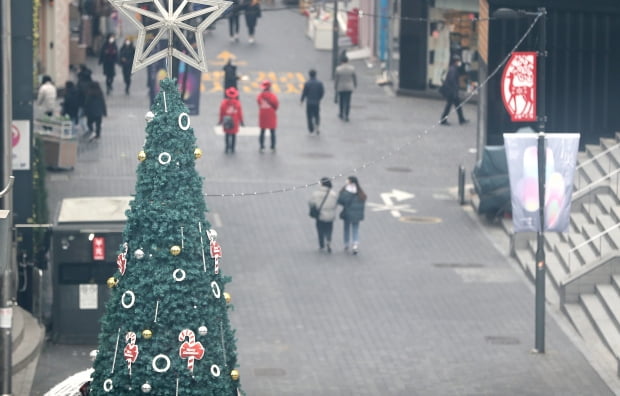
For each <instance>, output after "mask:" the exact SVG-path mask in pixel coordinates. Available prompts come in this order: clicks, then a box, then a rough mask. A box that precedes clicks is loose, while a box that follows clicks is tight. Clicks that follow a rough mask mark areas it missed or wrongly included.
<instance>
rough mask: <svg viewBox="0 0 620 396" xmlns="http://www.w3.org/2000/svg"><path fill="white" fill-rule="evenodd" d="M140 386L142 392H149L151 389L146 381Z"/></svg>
mask: <svg viewBox="0 0 620 396" xmlns="http://www.w3.org/2000/svg"><path fill="white" fill-rule="evenodd" d="M140 388H141V389H142V392H144V393H151V390H153V387H152V386H151V384H149V383H148V382H147V383H145V384H142V386H141V387H140Z"/></svg>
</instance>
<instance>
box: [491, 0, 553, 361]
mask: <svg viewBox="0 0 620 396" xmlns="http://www.w3.org/2000/svg"><path fill="white" fill-rule="evenodd" d="M493 16H494V17H496V18H502V19H514V18H517V17H518V16H528V17H540V18H541V21H540V23H539V25H538V65H537V71H538V72H537V87H536V88H537V90H536V121H537V125H538V145H537V153H538V216H539V228H538V231H537V233H536V257H535V260H536V279H535V290H536V296H535V347H534V351H535V352H537V353H545V280H546V277H547V275H546V272H547V266H546V263H545V240H544V229H545V173H546V163H547V158H546V147H545V126H546V123H547V114H546V106H545V91H546V75H545V72H546V70H545V68H546V58H547V27H546V19H547V10H546V8H544V7H540V8H538V11H537V12H527V11H523V10H519V11H515V10H513V9H510V8H499V9H497V10H496V11H495V12H494V13H493Z"/></svg>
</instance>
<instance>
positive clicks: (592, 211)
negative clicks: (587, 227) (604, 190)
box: [581, 201, 608, 223]
mask: <svg viewBox="0 0 620 396" xmlns="http://www.w3.org/2000/svg"><path fill="white" fill-rule="evenodd" d="M581 208H582V211H583V213H584V214H585V215H586V216H587V218H588V221H589V222H590V223H595V222H596V218H597V217H598V216H602V215H605V214H607V213H608V212H607V211H606V210H605V209H603V208H601V206H600V205H599V204H598V202H596V201H594V202H589V203H583V204H582V205H581Z"/></svg>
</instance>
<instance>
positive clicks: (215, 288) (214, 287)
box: [211, 281, 220, 298]
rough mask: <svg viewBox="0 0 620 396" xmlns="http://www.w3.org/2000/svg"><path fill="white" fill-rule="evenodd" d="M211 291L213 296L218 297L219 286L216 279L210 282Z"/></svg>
mask: <svg viewBox="0 0 620 396" xmlns="http://www.w3.org/2000/svg"><path fill="white" fill-rule="evenodd" d="M211 291H213V295H214V296H215V298H220V286H219V285H218V284H217V282H216V281H213V282H211Z"/></svg>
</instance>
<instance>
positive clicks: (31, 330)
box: [11, 307, 45, 373]
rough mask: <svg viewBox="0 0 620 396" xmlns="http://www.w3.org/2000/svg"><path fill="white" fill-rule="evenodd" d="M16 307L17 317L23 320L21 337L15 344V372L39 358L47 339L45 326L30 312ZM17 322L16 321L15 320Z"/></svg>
mask: <svg viewBox="0 0 620 396" xmlns="http://www.w3.org/2000/svg"><path fill="white" fill-rule="evenodd" d="M17 308H18V309H14V311H15V313H16V314H15V315H14V317H15V318H17V317H18V316H20V317H21V318H22V319H21V320H22V321H23V327H22V331H21V337H18V338H17V340H19V341H16V342H15V343H14V344H13V354H12V357H11V359H12V363H13V365H12V367H13V373H17V372H19V371H20V370H22V369H23V368H24V367H26V366H27V365H28V363H30V362H31V361H33V360H34V359H36V358H38V356H39V354H40V352H41V347H42V346H43V341H44V340H45V328H44V327H43V326H41V325H40V324H39V322H38V321H37V320H36V319H35V318H34V317H33V316H32V315H30V313H28V312H26V311H24V310H23V309H21V308H19V307H17ZM14 322H15V321H14Z"/></svg>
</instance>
